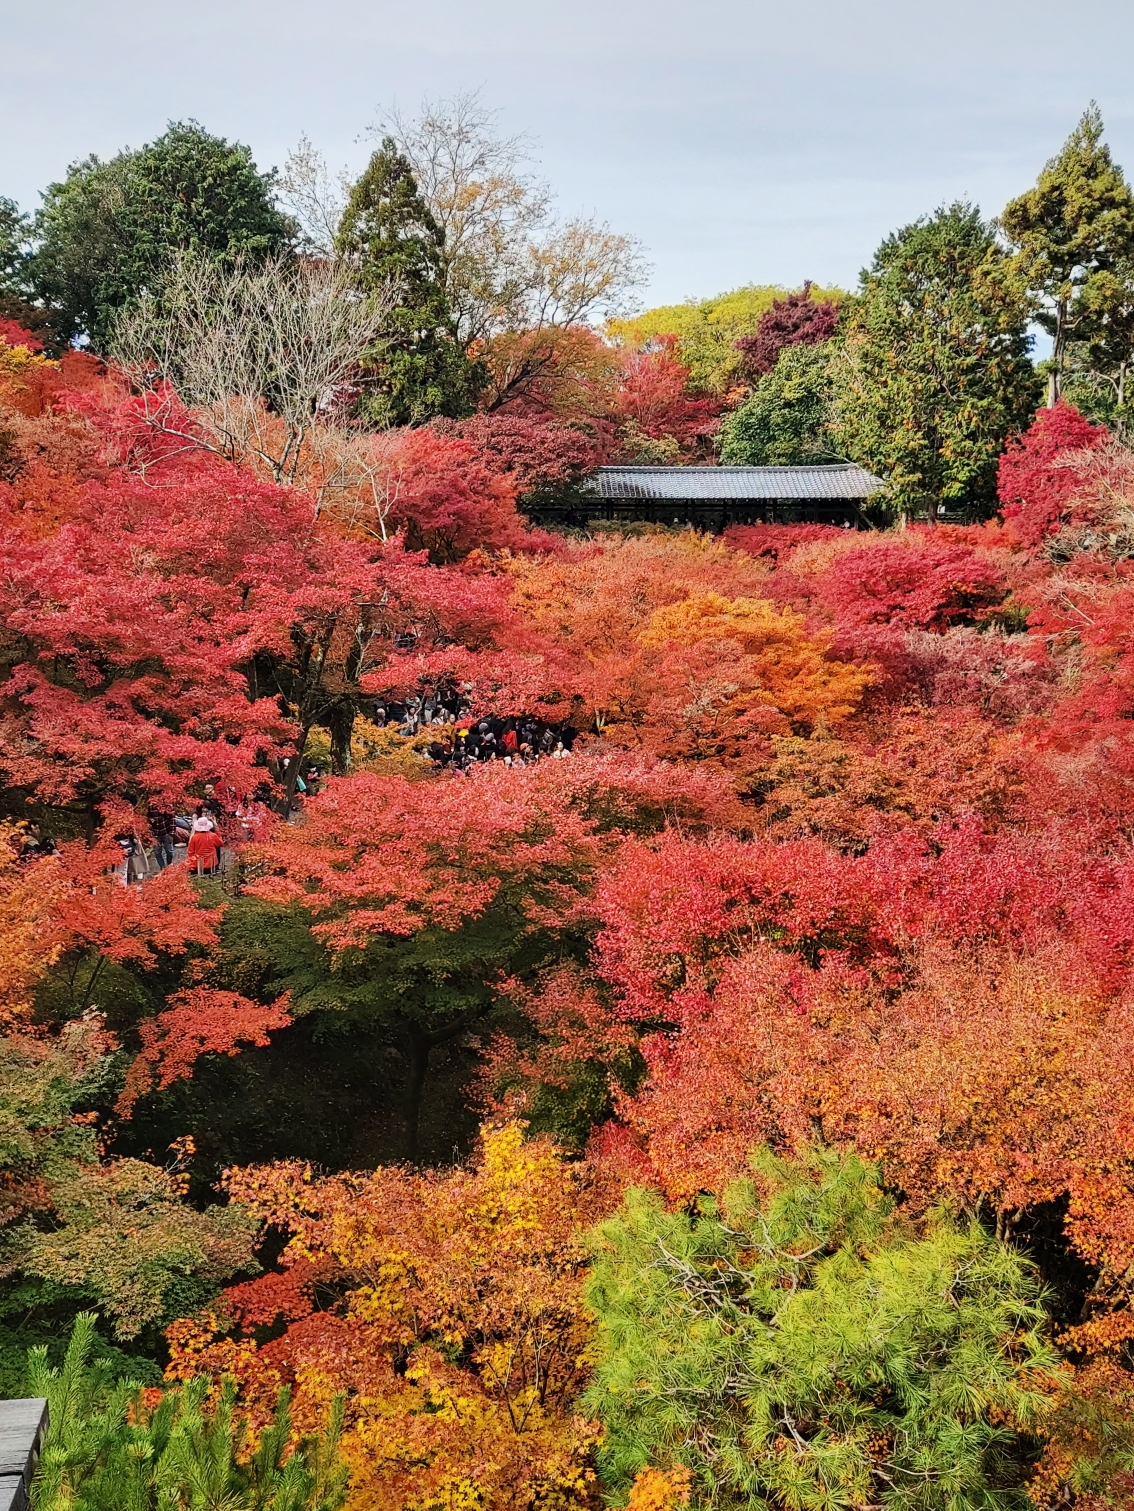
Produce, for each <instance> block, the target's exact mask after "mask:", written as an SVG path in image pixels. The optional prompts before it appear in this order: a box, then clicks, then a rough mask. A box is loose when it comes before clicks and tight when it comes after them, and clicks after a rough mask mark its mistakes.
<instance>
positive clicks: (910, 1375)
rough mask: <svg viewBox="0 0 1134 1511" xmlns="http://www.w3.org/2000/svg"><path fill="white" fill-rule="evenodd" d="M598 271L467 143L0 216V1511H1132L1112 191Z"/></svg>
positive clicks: (1132, 1046) (0, 207)
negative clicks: (780, 261)
mask: <svg viewBox="0 0 1134 1511" xmlns="http://www.w3.org/2000/svg"><path fill="white" fill-rule="evenodd" d="M801 271H806V270H801ZM643 278H644V263H643V257H642V252H641V249H640V248H639V247H638V245H637V243H636V242H635V241H634V240H633V238H632V237H630V236H627V235H625V234H623V233H622V232H621V231H618V230H615V229H612V228H611V227H609V226H607V225H603V224H600V223H597V222H594V221H584V220H563V219H561V218H559V217H558V216H557V215H556V213H555V210H554V206H553V202H552V199H551V195H550V191H549V190H548V189H547V188H546V186H544V185H542V184H541V183H540V182H539V181H538V180H537V179H536V178H535V177H534V176H533V174H532V172H531V164H530V163H529V162H528V161H527V160H526V158H525V155H524V146H523V143H522V142H521V141H517V140H507V139H504V138H502V137H501V136H500V135H499V133H498V131H497V129H496V126H495V123H494V120H493V118H492V116H491V114H490V113H488V112H486V111H485V110H483V109H482V108H481V106H480V104H479V103H478V101H477V100H476V99H475V98H460V99H457V100H455V101H452V102H449V103H448V104H445V105H441V106H436V107H433V108H431V109H429V110H427V111H425V112H424V113H423V114H422V115H421V116H419V117H417V118H414V119H408V118H406V119H394V120H392V121H391V122H389V123H388V124H387V126H386V127H384V128H383V130H382V132H381V133H380V135H379V136H378V138H377V141H376V148H375V151H374V153H373V155H372V157H371V159H370V162H369V164H368V166H367V167H366V169H365V171H364V172H363V173H362V175H361V176H360V177H359V178H358V179H357V180H356V181H354V182H349V181H339V180H338V179H336V177H335V175H334V174H333V173H331V172H330V171H329V170H328V169H327V167H326V165H325V164H324V163H323V161H322V159H321V158H320V157H319V155H318V153H317V152H316V151H315V149H314V148H312V147H311V146H310V144H307V143H304V144H302V146H301V147H300V149H299V150H298V151H297V152H296V153H295V154H294V155H293V157H292V158H291V160H290V161H289V162H288V164H287V165H286V167H285V169H284V170H283V171H282V172H281V173H279V174H276V173H266V172H263V171H261V169H260V168H259V167H258V166H257V165H256V164H255V163H254V162H253V160H252V157H251V154H250V153H249V152H248V150H247V149H246V148H244V147H242V146H240V145H238V144H233V143H229V142H225V141H223V140H221V139H219V138H216V137H214V136H212V135H210V134H209V133H208V132H207V131H206V130H204V128H202V127H201V126H199V125H198V124H197V123H195V122H182V123H174V124H171V125H170V126H169V128H168V129H167V130H166V131H165V132H164V133H163V134H162V135H160V136H159V137H157V138H156V139H155V140H154V141H153V142H152V143H150V144H148V145H147V146H145V147H143V148H141V149H140V150H137V151H123V152H122V153H121V154H119V155H118V156H117V157H115V158H113V159H111V160H109V161H105V162H104V161H101V160H99V159H96V158H90V159H87V160H85V161H83V162H81V163H78V164H76V165H75V166H73V167H72V168H71V169H70V170H69V172H68V175H67V177H66V178H65V179H64V180H63V181H62V182H61V183H58V184H54V185H51V186H50V187H49V188H48V189H47V190H46V191H45V193H44V196H43V204H42V206H41V208H40V209H39V210H38V211H37V212H36V213H35V214H34V215H25V214H24V213H22V212H21V210H20V209H19V207H18V206H16V205H15V204H13V203H12V202H11V201H0V560H2V566H3V570H2V572H0V911H2V915H3V928H2V930H0V1117H2V1126H3V1132H4V1137H3V1140H2V1141H0V1171H2V1176H3V1182H4V1190H5V1205H4V1215H3V1222H2V1224H0V1250H2V1255H3V1268H2V1270H0V1393H2V1394H3V1395H4V1396H18V1395H27V1394H37V1395H45V1396H46V1397H47V1398H48V1400H49V1403H50V1406H51V1413H52V1418H51V1427H50V1430H49V1433H48V1436H47V1440H46V1442H45V1444H44V1448H43V1453H42V1457H41V1461H40V1467H39V1471H38V1476H37V1481H36V1485H35V1489H34V1496H33V1504H34V1505H35V1507H36V1508H37V1511H117V1508H119V1507H122V1506H125V1505H128V1506H129V1507H130V1508H131V1511H134V1508H137V1511H149V1508H154V1511H158V1508H161V1511H167V1508H174V1507H177V1508H185V1511H190V1508H193V1511H196V1508H201V1511H204V1508H206V1507H207V1508H217V1511H219V1508H221V1507H224V1508H226V1511H253V1508H256V1511H261V1508H262V1511H339V1508H340V1507H343V1506H345V1507H346V1508H348V1511H597V1508H599V1507H602V1506H608V1505H609V1506H626V1507H630V1508H632V1511H680V1508H683V1507H689V1508H693V1511H708V1508H736V1511H754V1508H775V1511H865V1508H875V1507H886V1508H891V1511H961V1508H965V1511H968V1508H982V1511H1017V1508H1020V1511H1023V1508H1027V1507H1032V1508H1034V1511H1063V1508H1068V1507H1074V1508H1076V1511H1104V1508H1108V1507H1115V1508H1121V1507H1126V1506H1131V1505H1134V1426H1132V1408H1134V1305H1132V1303H1134V1054H1132V1050H1134V1019H1132V1017H1131V1013H1132V1007H1134V996H1132V992H1134V977H1132V974H1131V973H1132V971H1134V848H1132V834H1134V827H1132V817H1134V631H1132V628H1131V625H1132V610H1134V451H1132V450H1131V449H1130V446H1129V444H1128V443H1129V440H1130V430H1129V427H1130V414H1129V406H1130V403H1131V399H1130V395H1129V392H1128V386H1127V366H1128V363H1129V361H1130V356H1131V351H1132V350H1134V317H1132V314H1131V312H1132V311H1134V293H1132V291H1134V194H1132V193H1131V190H1130V188H1129V186H1128V185H1127V183H1126V180H1125V178H1124V177H1123V175H1122V173H1121V170H1120V169H1119V168H1118V167H1117V165H1115V164H1114V163H1113V161H1112V160H1111V157H1110V154H1109V151H1108V149H1107V147H1106V144H1105V141H1104V136H1103V127H1102V122H1101V120H1100V118H1099V116H1098V113H1097V111H1095V110H1093V109H1092V110H1089V111H1088V112H1087V113H1086V114H1085V115H1084V117H1083V119H1082V120H1081V121H1080V122H1079V124H1078V125H1077V126H1076V127H1075V130H1074V131H1073V133H1072V134H1071V136H1070V138H1069V140H1068V142H1067V144H1066V146H1065V147H1064V148H1063V149H1062V151H1061V152H1060V153H1059V154H1058V155H1057V156H1056V157H1055V158H1054V159H1053V160H1052V161H1051V162H1050V163H1048V164H1047V165H1046V166H1045V167H1044V168H1043V169H1042V170H1041V171H1040V173H1039V175H1038V178H1037V181H1036V185H1035V187H1034V188H1032V189H1029V190H1026V191H1025V192H1023V193H1021V195H1020V196H1019V197H1018V198H1017V199H1014V200H1013V201H1012V202H1011V203H1010V204H1009V205H1008V206H1007V207H1005V208H1004V209H1003V211H1002V213H1001V214H1000V215H999V216H998V218H996V219H995V220H986V219H985V218H984V216H983V215H982V213H981V212H980V211H979V210H978V209H977V208H975V207H974V206H971V205H967V204H954V205H946V206H943V207H940V208H938V209H936V210H931V211H929V212H928V213H927V214H926V215H925V216H924V217H923V218H922V219H920V220H918V221H917V222H915V223H913V224H911V225H909V226H906V227H904V228H901V229H899V230H897V231H895V232H894V233H893V234H892V235H890V236H888V237H887V238H886V239H885V241H884V242H883V243H882V245H881V246H880V247H879V249H878V251H877V252H876V254H875V255H874V257H873V259H872V260H871V261H870V263H869V265H868V266H867V267H866V268H865V269H864V271H863V273H862V275H861V279H860V282H859V286H858V287H857V288H856V289H855V290H853V291H850V290H840V289H834V288H819V287H816V286H814V285H813V284H811V283H809V282H807V281H803V280H801V283H800V286H799V287H798V288H797V289H795V290H788V289H781V288H770V287H759V286H756V285H753V286H751V287H748V288H745V289H741V290H737V291H734V292H732V293H728V294H725V295H721V296H719V297H717V298H714V299H709V300H705V301H703V302H701V303H696V302H690V303H688V304H685V305H679V306H673V307H667V308H663V309H656V310H650V311H647V312H645V313H635V312H634V309H633V304H632V300H633V294H634V290H635V289H636V288H637V287H639V286H640V284H641V282H642V280H643ZM1037 326H1038V327H1040V328H1042V329H1044V330H1046V331H1047V332H1048V333H1049V335H1050V337H1051V355H1050V357H1047V358H1045V359H1044V360H1043V361H1040V362H1037V361H1035V360H1034V354H1033V333H1034V330H1035V328H1036V327H1037ZM835 459H848V460H853V461H856V462H859V463H861V464H862V465H864V466H867V467H869V468H870V469H872V470H874V471H876V472H877V473H878V474H879V475H880V476H882V477H883V478H884V479H885V480H886V488H885V490H884V491H883V493H882V494H880V495H878V497H877V499H876V500H873V501H872V503H871V506H870V517H869V519H868V520H867V521H865V523H864V528H862V529H856V530H849V529H839V528H834V527H830V526H825V525H819V524H810V525H808V524H800V525H753V526H734V527H732V528H730V529H729V530H727V531H726V532H725V534H724V535H723V536H722V537H712V536H708V535H703V534H698V533H696V532H693V531H690V530H683V529H676V528H675V529H672V530H669V529H665V528H662V527H648V528H647V527H642V526H632V525H630V526H625V527H621V528H619V527H613V528H612V527H611V526H609V525H607V526H605V527H602V526H600V524H599V523H598V522H594V524H593V527H592V528H590V529H588V530H573V531H562V532H556V531H553V530H550V529H547V528H542V527H540V525H539V524H538V523H533V521H534V520H536V521H537V520H538V518H539V515H540V508H541V504H542V503H543V502H546V501H547V500H548V499H563V498H567V497H569V498H573V499H575V500H579V499H581V498H582V497H583V495H581V494H580V492H579V489H580V484H581V482H582V481H583V480H584V479H585V478H586V477H587V475H588V474H589V473H591V472H593V470H594V469H595V467H597V466H599V465H601V464H603V463H604V462H624V463H678V464H680V463H689V464H696V465H714V464H716V463H718V462H719V463H721V464H724V465H745V464H757V465H759V464H763V463H777V464H782V465H793V464H799V463H803V462H807V461H809V460H835ZM942 520H945V522H942ZM210 835H212V836H215V838H216V843H217V844H218V845H220V844H222V842H223V848H222V849H221V851H220V860H219V861H218V860H216V859H215V849H214V848H211V841H209V840H207V839H206V838H204V837H205V836H210ZM186 840H187V841H188V851H187V854H185V853H181V852H180V851H178V850H175V848H174V847H175V845H177V846H180V845H181V844H182V843H183V842H185V841H186ZM163 846H168V849H164V848H163ZM194 857H196V859H195V860H194ZM202 857H204V858H203V859H202ZM170 860H171V862H172V863H167V862H169V861H170Z"/></svg>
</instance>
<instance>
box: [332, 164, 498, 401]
mask: <svg viewBox="0 0 1134 1511" xmlns="http://www.w3.org/2000/svg"><path fill="white" fill-rule="evenodd" d="M444 248H445V233H444V231H443V230H442V229H441V227H440V226H439V225H438V223H437V221H436V220H435V219H434V217H433V215H432V214H431V212H430V210H429V208H428V207H427V205H426V204H425V202H424V200H423V199H422V198H421V195H420V193H419V192H418V188H417V184H416V182H415V180H414V177H413V173H412V170H411V168H410V165H409V163H408V162H407V161H406V159H405V157H404V156H403V155H402V154H401V153H400V152H399V151H398V149H397V146H396V144H395V143H394V141H393V140H392V139H391V138H390V137H387V138H386V139H385V141H384V142H383V143H382V147H381V150H380V151H378V152H375V153H374V155H373V156H372V157H371V159H370V162H369V164H368V166H367V168H366V171H365V172H364V173H363V175H362V177H361V178H360V179H359V180H358V182H357V183H356V184H355V185H354V187H353V189H352V190H351V195H350V199H349V200H348V202H347V206H346V209H345V210H344V212H343V218H342V222H341V224H340V226H339V230H338V236H337V244H336V249H337V251H338V253H339V255H340V256H341V257H343V258H345V259H346V261H347V262H348V264H349V265H350V266H351V267H352V268H353V269H354V270H355V276H356V277H357V279H358V283H359V287H360V288H363V289H366V290H368V291H376V290H380V289H382V288H385V287H392V288H393V289H395V290H396V293H397V306H396V308H395V310H394V311H393V313H392V317H391V320H392V325H391V329H390V331H389V333H388V334H387V336H386V337H385V338H384V339H383V341H382V342H381V343H380V344H379V345H378V346H377V347H376V349H375V350H374V351H373V352H372V353H370V354H369V356H368V357H367V358H366V359H364V362H363V368H362V374H361V386H362V399H361V411H362V413H363V414H365V416H366V418H367V419H368V420H369V421H370V422H371V423H373V424H376V425H378V426H388V425H408V424H418V423H420V422H421V421H423V420H425V419H428V418H430V417H432V416H435V415H446V416H450V417H454V416H459V415H461V414H465V413H467V412H468V411H469V410H470V409H471V408H472V407H473V402H472V401H473V396H474V391H475V387H476V378H477V376H478V375H477V372H476V370H475V364H470V362H469V360H468V358H467V357H466V355H465V352H464V349H463V348H462V347H461V345H460V344H459V343H458V342H457V339H456V332H455V322H454V320H453V317H452V313H451V311H450V310H449V307H448V301H447V299H446V296H445V277H444Z"/></svg>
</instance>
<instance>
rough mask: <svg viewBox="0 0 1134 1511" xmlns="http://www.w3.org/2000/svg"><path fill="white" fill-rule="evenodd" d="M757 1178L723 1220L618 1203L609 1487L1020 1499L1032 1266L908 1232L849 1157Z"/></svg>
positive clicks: (1030, 1412) (608, 1351)
mask: <svg viewBox="0 0 1134 1511" xmlns="http://www.w3.org/2000/svg"><path fill="white" fill-rule="evenodd" d="M753 1165H754V1172H753V1173H754V1177H755V1178H754V1180H752V1181H749V1182H746V1183H742V1184H740V1185H738V1186H737V1187H736V1188H734V1189H733V1190H732V1191H731V1192H730V1193H729V1195H728V1197H727V1198H726V1201H725V1205H724V1210H723V1212H718V1211H717V1209H716V1207H715V1205H714V1203H713V1202H712V1201H710V1200H709V1199H708V1198H702V1200H701V1202H700V1203H699V1207H698V1209H697V1210H696V1211H694V1212H689V1211H676V1212H674V1211H669V1210H667V1209H666V1207H665V1205H664V1203H663V1202H662V1200H661V1198H660V1197H659V1196H657V1195H655V1194H653V1193H650V1192H645V1191H631V1192H630V1193H629V1194H628V1195H627V1197H626V1200H625V1203H624V1205H623V1207H622V1209H621V1211H620V1212H619V1213H618V1214H617V1215H616V1216H615V1217H614V1218H612V1219H610V1220H609V1221H608V1222H606V1223H604V1224H603V1225H602V1227H601V1228H600V1229H599V1234H598V1237H597V1241H596V1246H597V1250H598V1252H597V1256H596V1263H595V1266H594V1270H593V1272H592V1276H591V1280H590V1283H589V1285H588V1292H587V1295H588V1300H589V1302H590V1304H591V1306H592V1307H593V1309H594V1311H595V1313H596V1316H597V1318H598V1325H599V1335H598V1340H597V1347H596V1354H597V1359H598V1365H597V1369H596V1372H595V1377H594V1381H593V1384H592V1385H591V1387H590V1389H589V1390H588V1391H587V1393H586V1394H585V1395H584V1397H583V1402H584V1405H585V1406H586V1407H588V1408H589V1409H591V1410H593V1411H594V1412H595V1413H596V1414H597V1415H599V1416H600V1417H601V1418H602V1420H603V1424H604V1426H605V1428H606V1436H605V1438H604V1440H603V1443H602V1446H601V1448H600V1450H599V1460H600V1466H601V1468H602V1470H603V1474H604V1478H605V1479H606V1482H607V1483H608V1485H609V1486H610V1488H611V1489H612V1490H614V1491H615V1492H616V1493H620V1494H624V1493H625V1491H626V1490H627V1489H628V1488H629V1487H630V1486H631V1484H632V1482H633V1481H634V1480H635V1479H636V1478H639V1479H640V1478H641V1477H642V1476H643V1475H644V1473H646V1472H648V1471H649V1469H651V1468H652V1469H654V1470H661V1471H664V1472H671V1473H672V1471H674V1470H682V1469H684V1470H685V1471H691V1472H692V1479H693V1483H692V1487H691V1488H692V1495H691V1497H690V1504H691V1505H692V1506H693V1507H696V1508H701V1507H706V1508H707V1507H709V1506H722V1505H728V1506H730V1507H734V1508H735V1511H761V1508H765V1507H768V1506H780V1507H791V1506H794V1507H809V1508H811V1511H842V1508H846V1507H850V1506H877V1505H879V1504H887V1505H889V1506H891V1507H894V1508H904V1511H948V1508H955V1507H959V1506H970V1507H978V1506H979V1507H982V1508H984V1511H997V1508H1003V1511H1007V1508H1009V1507H1011V1506H1014V1505H1018V1504H1019V1502H1020V1500H1021V1498H1022V1497H1021V1494H1020V1487H1021V1482H1022V1480H1023V1478H1024V1475H1025V1473H1026V1453H1027V1440H1026V1434H1027V1433H1028V1432H1029V1430H1030V1429H1034V1427H1035V1426H1036V1425H1037V1424H1038V1422H1039V1421H1040V1420H1042V1418H1043V1416H1044V1414H1045V1412H1046V1410H1047V1407H1048V1393H1047V1387H1048V1383H1049V1378H1050V1373H1049V1372H1050V1370H1051V1368H1052V1367H1053V1365H1054V1363H1055V1356H1054V1353H1053V1351H1052V1349H1051V1348H1050V1346H1049V1345H1048V1343H1047V1342H1046V1341H1045V1339H1044V1335H1043V1328H1044V1320H1045V1319H1044V1312H1043V1308H1042V1306H1041V1305H1040V1300H1039V1295H1038V1288H1037V1285H1036V1281H1035V1279H1034V1276H1033V1274H1032V1272H1031V1270H1030V1268H1029V1266H1028V1264H1027V1262H1026V1261H1025V1260H1024V1259H1022V1258H1021V1257H1020V1256H1019V1255H1018V1254H1017V1253H1016V1252H1015V1251H1014V1250H1012V1249H1011V1248H1009V1247H1008V1246H1007V1245H1006V1244H1003V1243H999V1242H997V1240H996V1239H994V1238H992V1237H991V1236H990V1235H988V1234H986V1233H985V1232H983V1231H982V1230H981V1228H980V1227H979V1226H978V1225H977V1224H975V1223H973V1224H970V1225H968V1226H962V1225H955V1224H953V1223H952V1222H950V1221H949V1220H948V1219H947V1218H945V1217H944V1216H940V1217H936V1218H934V1219H931V1220H930V1221H929V1222H928V1223H926V1224H925V1225H924V1228H923V1230H922V1231H917V1230H915V1229H914V1228H913V1226H912V1225H911V1224H910V1223H908V1222H907V1221H905V1220H904V1219H903V1218H902V1217H901V1216H900V1215H899V1214H898V1213H897V1212H896V1211H895V1209H894V1207H893V1205H892V1203H891V1202H890V1200H889V1199H888V1197H887V1196H886V1195H885V1194H884V1192H883V1190H882V1189H881V1182H880V1178H879V1175H878V1172H877V1171H876V1170H874V1169H872V1168H870V1167H868V1166H865V1165H863V1164H861V1163H860V1162H859V1161H857V1160H856V1159H854V1158H853V1157H852V1158H846V1159H841V1158H840V1156H839V1155H838V1154H837V1153H835V1152H833V1151H827V1150H817V1151H815V1152H813V1153H812V1154H811V1155H810V1157H808V1158H805V1159H800V1160H798V1161H790V1162H785V1161H780V1160H776V1159H773V1158H772V1157H771V1156H770V1155H768V1154H766V1153H764V1154H759V1155H757V1156H755V1157H754V1160H753Z"/></svg>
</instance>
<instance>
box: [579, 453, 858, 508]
mask: <svg viewBox="0 0 1134 1511" xmlns="http://www.w3.org/2000/svg"><path fill="white" fill-rule="evenodd" d="M584 486H585V488H586V490H587V492H588V493H593V494H597V495H598V497H599V498H603V499H612V500H613V499H646V500H648V499H658V500H667V499H678V500H682V501H690V502H692V501H696V500H704V501H706V502H709V501H715V500H718V499H745V498H753V499H772V498H814V499H828V498H829V499H835V498H868V497H869V496H870V494H872V493H877V491H878V489H879V488H883V487H885V484H884V483H883V481H882V479H881V478H880V477H875V476H874V474H873V473H872V472H867V471H866V470H865V468H862V467H856V466H854V465H853V464H852V463H850V462H834V463H831V464H829V465H823V466H818V467H600V468H599V469H598V471H597V472H596V473H594V474H593V476H591V477H589V478H588V479H587V481H586V483H585V484H584Z"/></svg>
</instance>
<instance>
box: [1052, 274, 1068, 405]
mask: <svg viewBox="0 0 1134 1511" xmlns="http://www.w3.org/2000/svg"><path fill="white" fill-rule="evenodd" d="M1066 351H1067V300H1066V299H1060V301H1059V303H1058V304H1057V305H1056V308H1055V341H1054V343H1053V345H1052V349H1051V372H1050V373H1049V374H1048V379H1047V407H1048V408H1049V409H1054V407H1055V405H1056V404H1057V403H1058V402H1059V395H1060V393H1061V392H1062V390H1063V359H1064V356H1065V354H1066Z"/></svg>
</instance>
